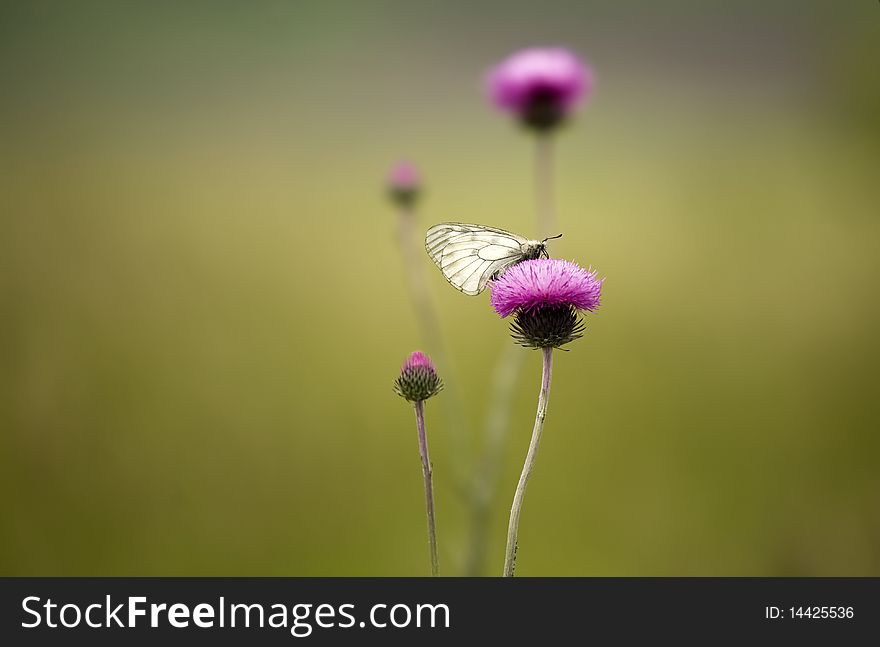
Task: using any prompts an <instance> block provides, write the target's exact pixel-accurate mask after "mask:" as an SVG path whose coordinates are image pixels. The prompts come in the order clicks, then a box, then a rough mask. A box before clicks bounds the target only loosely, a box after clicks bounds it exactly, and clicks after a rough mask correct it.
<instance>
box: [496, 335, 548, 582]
mask: <svg viewBox="0 0 880 647" xmlns="http://www.w3.org/2000/svg"><path fill="white" fill-rule="evenodd" d="M541 352H542V354H543V359H544V362H543V366H542V371H541V392H540V393H539V394H538V412H537V414H536V415H535V428H534V429H533V430H532V440H531V442H530V443H529V452H528V454H526V462H525V464H524V465H523V470H522V474H520V476H519V483H518V484H517V486H516V493H515V494H514V495H513V505H512V506H511V507H510V522H509V523H508V526H507V550H506V552H505V554H504V577H513V571H514V569H515V568H516V549H517V533H518V532H519V515H520V512H522V503H523V496H525V493H526V486H527V485H528V484H529V477H530V476H531V475H532V469H533V468H534V466H535V457H536V456H537V455H538V445H540V444H541V432H542V431H543V430H544V416H545V415H546V414H547V400H548V399H549V397H550V378H551V375H552V373H553V349H552V348H543V349H541Z"/></svg>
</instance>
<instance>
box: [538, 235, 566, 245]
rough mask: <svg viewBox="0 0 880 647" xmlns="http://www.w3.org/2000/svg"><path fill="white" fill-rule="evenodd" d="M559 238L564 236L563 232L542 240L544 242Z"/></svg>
mask: <svg viewBox="0 0 880 647" xmlns="http://www.w3.org/2000/svg"><path fill="white" fill-rule="evenodd" d="M557 238H562V234H556V235H555V236H549V237H547V238H545V239H544V240H542V241H541V242H542V243H546V242H547V241H548V240H556V239H557Z"/></svg>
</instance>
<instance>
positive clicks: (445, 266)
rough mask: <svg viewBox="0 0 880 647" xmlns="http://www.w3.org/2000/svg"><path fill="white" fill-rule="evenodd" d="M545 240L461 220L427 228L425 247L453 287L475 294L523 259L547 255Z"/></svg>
mask: <svg viewBox="0 0 880 647" xmlns="http://www.w3.org/2000/svg"><path fill="white" fill-rule="evenodd" d="M546 242H547V241H546V240H529V239H527V238H523V237H522V236H518V235H517V234H514V233H511V232H509V231H505V230H504V229H497V228H495V227H487V226H485V225H473V224H467V223H461V222H444V223H440V224H439V225H434V226H433V227H431V228H430V229H428V232H427V234H426V235H425V249H426V250H427V251H428V255H429V256H430V257H431V260H433V261H434V263H435V264H436V265H437V267H439V268H440V272H441V273H442V274H443V277H444V278H445V279H446V280H447V281H449V283H450V284H451V285H452V286H453V287H455V288H456V289H458V290H460V291H461V292H464V293H465V294H468V295H471V296H473V295H477V294H479V293H480V292H482V291H483V290H485V289H486V285H487V283H488V282H489V281H490V280H493V279H497V278H498V277H499V276H500V275H501V274H502V273H503V272H504V270H506V269H507V268H509V267H510V266H512V265H516V264H517V263H520V262H522V261H525V260H530V259H536V258H541V257H547V244H546Z"/></svg>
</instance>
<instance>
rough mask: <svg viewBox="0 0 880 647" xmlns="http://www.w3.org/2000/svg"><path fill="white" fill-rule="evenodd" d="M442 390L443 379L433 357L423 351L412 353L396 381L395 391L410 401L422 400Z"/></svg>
mask: <svg viewBox="0 0 880 647" xmlns="http://www.w3.org/2000/svg"><path fill="white" fill-rule="evenodd" d="M442 390H443V380H441V379H440V377H439V376H438V375H437V369H436V368H435V367H434V362H432V361H431V358H430V357H428V356H427V355H425V354H424V353H423V352H421V351H415V352H413V353H410V356H409V357H407V359H406V361H405V362H404V363H403V367H401V369H400V375H399V376H398V378H397V379H396V380H395V381H394V391H395V392H396V393H397V394H398V395H399V396H400V397H402V398H405V399H407V400H409V401H410V402H421V401H424V400H427V399H428V398H430V397H433V396H435V395H437V394H438V393H440V391H442Z"/></svg>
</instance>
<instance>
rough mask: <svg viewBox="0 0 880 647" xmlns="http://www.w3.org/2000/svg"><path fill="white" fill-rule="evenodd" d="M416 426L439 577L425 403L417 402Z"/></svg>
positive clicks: (433, 572)
mask: <svg viewBox="0 0 880 647" xmlns="http://www.w3.org/2000/svg"><path fill="white" fill-rule="evenodd" d="M415 409H416V427H417V428H418V430H419V456H421V458H422V476H423V477H424V478H425V508H426V510H427V513H428V546H429V547H430V550H431V575H433V576H434V577H437V575H438V574H439V570H440V560H439V559H438V557H437V524H436V522H435V520H434V483H433V480H432V477H433V472H432V470H431V457H430V456H429V455H428V436H427V434H426V433H425V403H424V401H422V400H418V401H417V402H415Z"/></svg>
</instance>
